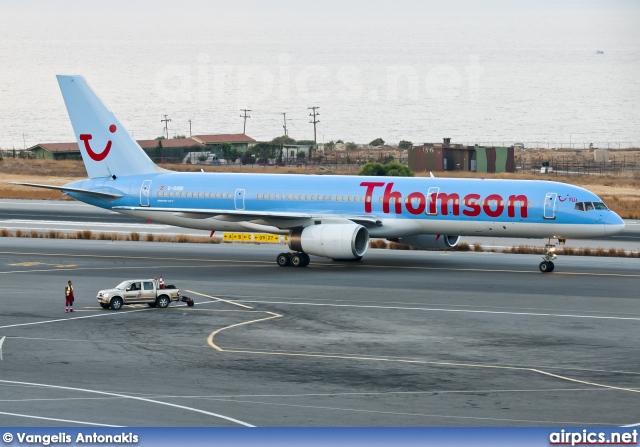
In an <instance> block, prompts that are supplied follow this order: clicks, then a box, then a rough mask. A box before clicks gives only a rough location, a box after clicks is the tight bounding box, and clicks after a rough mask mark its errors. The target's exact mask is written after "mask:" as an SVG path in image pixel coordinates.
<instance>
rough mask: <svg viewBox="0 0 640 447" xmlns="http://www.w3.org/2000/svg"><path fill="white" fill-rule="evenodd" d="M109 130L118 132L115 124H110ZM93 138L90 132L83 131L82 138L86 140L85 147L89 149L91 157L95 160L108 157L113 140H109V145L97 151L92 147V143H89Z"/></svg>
mask: <svg viewBox="0 0 640 447" xmlns="http://www.w3.org/2000/svg"><path fill="white" fill-rule="evenodd" d="M109 132H111V133H115V132H116V125H115V124H112V125H110V126H109ZM91 138H93V136H92V135H91V134H90V133H83V134H81V135H80V139H81V140H82V141H84V148H85V149H86V150H87V153H88V154H89V157H91V159H92V160H95V161H102V160H104V159H105V158H107V155H109V151H110V150H111V140H109V141H107V146H106V147H105V148H104V150H103V151H102V152H100V153H96V152H94V151H93V149H91V145H90V144H89V140H90V139H91Z"/></svg>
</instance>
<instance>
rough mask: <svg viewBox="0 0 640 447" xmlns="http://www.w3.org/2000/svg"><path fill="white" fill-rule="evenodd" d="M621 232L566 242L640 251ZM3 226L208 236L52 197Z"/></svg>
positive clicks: (636, 224) (13, 209) (498, 241)
mask: <svg viewBox="0 0 640 447" xmlns="http://www.w3.org/2000/svg"><path fill="white" fill-rule="evenodd" d="M625 225H626V227H625V229H624V231H623V232H622V233H620V234H617V235H615V236H610V237H607V238H601V239H590V240H587V239H585V240H574V239H570V240H568V241H567V246H568V247H574V248H582V247H591V248H600V247H602V248H605V249H609V248H611V247H613V248H616V249H619V248H623V249H625V250H627V251H640V221H635V220H627V221H625ZM0 228H7V229H9V230H12V231H15V230H17V229H20V230H22V231H31V230H35V231H40V232H48V231H50V230H56V231H62V232H64V233H75V232H76V231H81V230H85V229H86V230H91V231H93V232H94V233H100V232H111V233H113V232H116V233H122V234H130V233H131V232H137V233H140V234H146V233H153V234H155V235H169V236H176V235H180V234H187V235H194V236H208V235H209V233H208V232H206V231H202V230H192V229H188V228H178V227H173V226H171V225H164V224H158V223H154V222H145V221H143V220H140V219H135V218H133V217H130V216H125V215H122V214H119V213H116V212H114V211H107V210H103V209H101V208H97V207H94V206H91V205H87V204H85V203H81V202H75V201H74V202H69V201H53V200H10V199H2V200H0ZM461 241H464V242H467V243H469V244H475V243H480V244H482V246H483V247H485V248H486V249H497V250H501V249H504V248H506V247H512V246H518V245H533V246H540V247H543V246H544V244H545V241H544V240H543V239H522V238H490V237H477V236H469V237H462V238H461Z"/></svg>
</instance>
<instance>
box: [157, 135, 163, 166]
mask: <svg viewBox="0 0 640 447" xmlns="http://www.w3.org/2000/svg"><path fill="white" fill-rule="evenodd" d="M156 140H158V145H157V146H156V149H158V158H160V163H162V140H164V137H162V138H156Z"/></svg>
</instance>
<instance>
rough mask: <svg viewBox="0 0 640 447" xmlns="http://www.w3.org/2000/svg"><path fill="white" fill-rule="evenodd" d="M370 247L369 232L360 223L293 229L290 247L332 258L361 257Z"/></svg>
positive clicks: (290, 236)
mask: <svg viewBox="0 0 640 447" xmlns="http://www.w3.org/2000/svg"><path fill="white" fill-rule="evenodd" d="M368 247H369V232H368V231H367V229H366V228H365V227H363V226H362V225H358V224H346V225H343V224H321V225H312V226H309V227H305V228H298V229H295V230H292V231H291V233H290V234H289V248H291V249H292V250H295V251H303V252H305V253H307V254H310V255H316V256H323V257H325V258H331V259H359V258H361V257H362V255H364V254H365V252H366V251H367V248H368Z"/></svg>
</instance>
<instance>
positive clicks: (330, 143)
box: [324, 140, 336, 151]
mask: <svg viewBox="0 0 640 447" xmlns="http://www.w3.org/2000/svg"><path fill="white" fill-rule="evenodd" d="M335 147H336V143H335V142H334V141H333V140H331V141H329V142H328V143H325V144H324V148H325V149H328V150H330V151H332V150H333V148H335Z"/></svg>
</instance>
